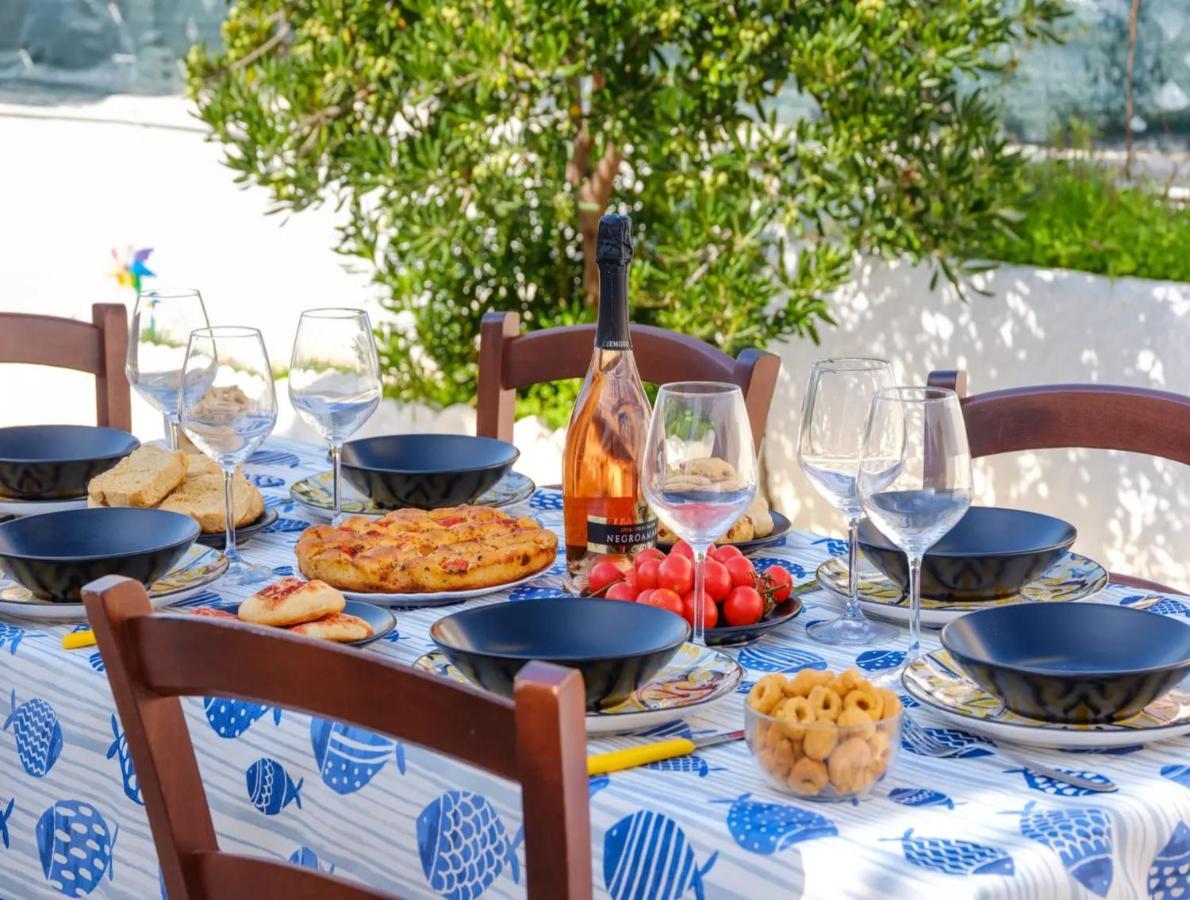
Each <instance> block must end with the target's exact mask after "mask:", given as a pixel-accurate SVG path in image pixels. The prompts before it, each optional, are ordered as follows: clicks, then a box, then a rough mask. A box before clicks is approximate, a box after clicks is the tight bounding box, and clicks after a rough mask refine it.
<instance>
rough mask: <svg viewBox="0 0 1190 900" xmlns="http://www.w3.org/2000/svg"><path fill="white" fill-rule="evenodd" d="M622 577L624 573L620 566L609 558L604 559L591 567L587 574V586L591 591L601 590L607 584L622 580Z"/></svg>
mask: <svg viewBox="0 0 1190 900" xmlns="http://www.w3.org/2000/svg"><path fill="white" fill-rule="evenodd" d="M623 577H624V573H623V572H621V571H620V567H619V566H617V565H616V564H615V563H614V562H612V561H611V560H607V559H605V560H603V562H597V563H595V565H593V566H592V567H591V573H590V574H589V575H588V576H587V586H588V587H589V588H590V589H591V590H592V591H601V590H603V589H604V588H605V587H607V586H608V585H609V584H615V583H616V582H617V581H620V580H622V579H623Z"/></svg>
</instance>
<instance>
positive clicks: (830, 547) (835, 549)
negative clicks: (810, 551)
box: [810, 538, 847, 556]
mask: <svg viewBox="0 0 1190 900" xmlns="http://www.w3.org/2000/svg"><path fill="white" fill-rule="evenodd" d="M819 544H826V552H827V553H829V554H830V555H831V556H844V555H845V554H846V553H847V542H846V541H841V540H839V539H838V538H819V539H818V540H816V541H814V542H813V543H812V544H811V545H810V546H812V547H816V546H818V545H819Z"/></svg>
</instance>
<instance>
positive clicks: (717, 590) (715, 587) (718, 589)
mask: <svg viewBox="0 0 1190 900" xmlns="http://www.w3.org/2000/svg"><path fill="white" fill-rule="evenodd" d="M706 565H707V568H706V576H705V578H706V580H705V581H704V582H703V585H704V587H705V589H706V592H707V596H708V597H710V598H711V599H712V600H725V599H727V595H728V594H730V593H731V586H732V585H731V575H730V574H729V573H728V571H727V567H726V566H725V565H723V563H721V562H718V561H716V560H713V559H708V560H707V563H706Z"/></svg>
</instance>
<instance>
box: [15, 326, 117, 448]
mask: <svg viewBox="0 0 1190 900" xmlns="http://www.w3.org/2000/svg"><path fill="white" fill-rule="evenodd" d="M127 355H128V310H126V309H125V308H124V305H123V304H121V303H95V304H93V305H92V306H91V321H90V323H88V322H80V321H79V320H77V319H64V318H59V317H57V316H40V315H35V314H31V313H6V312H0V363H27V364H31V365H38V366H57V367H58V368H62V369H74V370H76V371H79V372H87V373H90V374H91V375H94V376H95V418H96V421H97V422H98V424H100V425H107V426H109V427H111V428H120V429H123V430H124V431H131V430H132V392H131V390H130V389H129V387H128V378H127V376H126V375H125V374H124V363H125V357H126V356H127Z"/></svg>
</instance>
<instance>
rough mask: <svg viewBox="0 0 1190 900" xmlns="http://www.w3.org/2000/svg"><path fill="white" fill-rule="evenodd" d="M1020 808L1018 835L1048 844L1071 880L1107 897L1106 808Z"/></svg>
mask: <svg viewBox="0 0 1190 900" xmlns="http://www.w3.org/2000/svg"><path fill="white" fill-rule="evenodd" d="M1036 806H1037V804H1036V803H1032V802H1031V803H1029V804H1027V805H1026V806H1025V808H1024V809H1023V810H1022V811H1021V813H1020V816H1021V821H1020V829H1021V834H1023V835H1024V836H1025V837H1027V838H1028V839H1029V840H1031V841H1037V843H1039V844H1042V845H1044V846H1046V847H1049V848H1050V849H1051V850H1053V851H1054V852H1055V853H1057V854H1058V856H1059V857H1060V858H1061V860H1062V865H1064V866H1065V867H1066V869H1067V871H1068V872H1070V874H1071V875H1072V876H1073V877H1074V879H1075V880H1076V881H1077V882H1078V883H1079V884H1081V885H1082V886H1083V887H1085V888H1086V889H1087V890H1088V891H1090V892H1091V893H1093V894H1098V895H1099V896H1100V897H1106V896H1107V892H1108V890H1109V889H1110V888H1111V883H1112V874H1113V873H1112V860H1111V854H1112V827H1111V819H1110V818H1108V814H1107V811H1106V810H1103V809H1100V808H1099V807H1097V806H1087V807H1083V808H1081V809H1054V810H1042V809H1035V807H1036Z"/></svg>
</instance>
